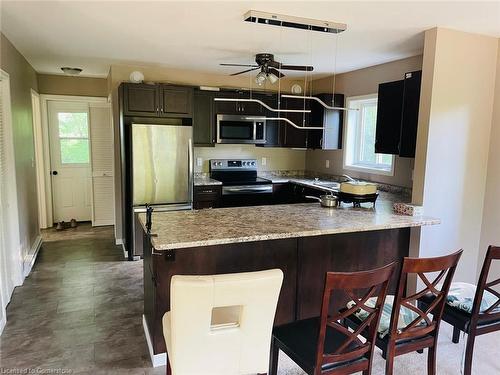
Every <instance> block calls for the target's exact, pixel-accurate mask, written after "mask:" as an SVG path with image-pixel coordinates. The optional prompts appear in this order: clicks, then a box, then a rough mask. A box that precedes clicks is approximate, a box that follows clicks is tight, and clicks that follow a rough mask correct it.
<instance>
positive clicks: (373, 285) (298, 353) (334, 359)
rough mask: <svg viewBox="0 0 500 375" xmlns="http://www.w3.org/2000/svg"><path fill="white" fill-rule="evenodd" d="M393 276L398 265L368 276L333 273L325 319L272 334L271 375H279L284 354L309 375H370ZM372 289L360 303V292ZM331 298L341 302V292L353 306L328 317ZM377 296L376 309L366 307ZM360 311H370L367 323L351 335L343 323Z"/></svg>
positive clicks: (301, 322) (325, 298)
mask: <svg viewBox="0 0 500 375" xmlns="http://www.w3.org/2000/svg"><path fill="white" fill-rule="evenodd" d="M393 270H394V263H391V264H389V265H387V266H385V267H383V268H379V269H376V270H371V271H364V272H352V273H347V272H346V273H343V272H328V273H327V274H326V280H325V289H324V293H323V301H322V305H321V316H320V317H317V318H311V319H304V320H299V321H296V322H293V323H289V324H285V325H282V326H280V327H276V328H275V329H274V330H273V338H272V343H271V363H270V367H269V375H276V373H277V370H278V354H279V350H280V349H281V350H282V351H283V352H284V353H285V354H286V355H288V356H289V357H290V358H291V359H292V360H293V361H294V362H295V363H297V365H299V366H300V367H301V368H302V369H303V370H304V371H305V372H306V373H308V374H309V375H319V374H336V375H338V374H352V373H354V372H359V371H363V374H364V375H368V374H370V373H371V367H372V358H373V349H374V345H373V340H374V338H375V335H376V332H377V326H378V322H379V319H380V315H381V311H382V305H383V302H384V299H385V296H386V293H387V286H388V283H389V279H390V277H391V275H392V272H393ZM367 289H368V291H367V292H366V293H365V294H364V295H363V296H362V297H361V298H357V297H355V296H356V295H357V294H356V291H358V293H359V290H367ZM332 292H335V295H336V296H337V293H338V296H337V298H338V297H339V296H340V294H341V292H344V293H346V294H347V296H348V297H349V298H351V299H352V300H353V301H354V306H352V307H351V308H350V309H347V310H345V309H344V310H345V311H341V312H338V311H336V312H335V314H333V316H329V308H330V300H331V296H332ZM372 296H375V297H376V303H375V306H374V307H369V306H366V302H367V300H368V299H369V298H370V297H372ZM342 297H344V296H342ZM359 308H363V309H364V310H365V311H367V312H368V317H367V319H366V320H365V322H364V323H363V324H362V325H361V326H360V327H359V328H358V330H356V331H355V332H351V331H349V330H348V329H347V328H346V327H345V326H344V325H343V319H344V318H345V317H346V316H347V315H349V314H352V313H353V312H354V311H356V310H357V309H359ZM365 330H366V332H367V334H365V335H364V338H365V339H366V341H364V342H363V341H361V340H360V339H359V337H358V336H359V334H360V333H361V332H363V331H365Z"/></svg>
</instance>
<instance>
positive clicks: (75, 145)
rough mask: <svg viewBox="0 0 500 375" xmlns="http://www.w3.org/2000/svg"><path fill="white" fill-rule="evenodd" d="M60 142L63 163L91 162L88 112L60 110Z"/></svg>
mask: <svg viewBox="0 0 500 375" xmlns="http://www.w3.org/2000/svg"><path fill="white" fill-rule="evenodd" d="M57 120H58V124H59V143H60V147H61V163H62V164H88V163H89V162H90V149H89V125H88V121H87V112H59V113H58V114H57Z"/></svg>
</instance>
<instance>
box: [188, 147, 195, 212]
mask: <svg viewBox="0 0 500 375" xmlns="http://www.w3.org/2000/svg"><path fill="white" fill-rule="evenodd" d="M193 161H194V157H193V140H192V139H191V138H189V142H188V168H189V177H188V185H189V202H190V203H191V204H192V203H193V183H194V181H193Z"/></svg>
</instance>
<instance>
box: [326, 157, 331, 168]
mask: <svg viewBox="0 0 500 375" xmlns="http://www.w3.org/2000/svg"><path fill="white" fill-rule="evenodd" d="M325 168H330V160H328V159H326V160H325Z"/></svg>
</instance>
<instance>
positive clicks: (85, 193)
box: [48, 101, 92, 222]
mask: <svg viewBox="0 0 500 375" xmlns="http://www.w3.org/2000/svg"><path fill="white" fill-rule="evenodd" d="M48 115H49V134H50V135H49V137H50V168H51V174H52V202H53V210H54V216H53V217H54V222H59V221H70V220H71V219H76V220H77V221H90V220H91V219H92V198H91V197H92V190H91V189H92V188H91V185H92V174H91V167H90V162H91V160H90V131H89V107H88V104H87V103H78V102H62V101H49V103H48Z"/></svg>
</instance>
